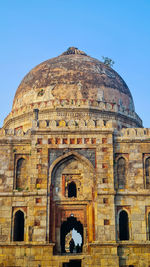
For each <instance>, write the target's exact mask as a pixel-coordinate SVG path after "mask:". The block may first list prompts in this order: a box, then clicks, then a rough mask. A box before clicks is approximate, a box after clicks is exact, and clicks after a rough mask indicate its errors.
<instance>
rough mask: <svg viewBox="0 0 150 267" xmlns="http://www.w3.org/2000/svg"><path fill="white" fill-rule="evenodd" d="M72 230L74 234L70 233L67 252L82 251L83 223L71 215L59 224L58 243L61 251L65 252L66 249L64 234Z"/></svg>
mask: <svg viewBox="0 0 150 267" xmlns="http://www.w3.org/2000/svg"><path fill="white" fill-rule="evenodd" d="M71 231H74V235H73V234H71V236H70V240H69V252H70V253H80V252H82V246H83V242H84V240H83V225H82V223H81V222H80V221H77V219H76V218H75V217H73V216H70V217H69V218H67V221H64V222H63V223H62V224H61V230H60V245H61V252H62V253H67V251H66V236H67V235H68V234H69V233H70V232H71Z"/></svg>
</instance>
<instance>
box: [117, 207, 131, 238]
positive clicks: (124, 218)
mask: <svg viewBox="0 0 150 267" xmlns="http://www.w3.org/2000/svg"><path fill="white" fill-rule="evenodd" d="M119 239H120V240H121V241H124V240H129V218H128V213H127V212H126V211H125V210H122V211H120V213H119Z"/></svg>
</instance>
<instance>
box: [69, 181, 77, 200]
mask: <svg viewBox="0 0 150 267" xmlns="http://www.w3.org/2000/svg"><path fill="white" fill-rule="evenodd" d="M68 197H77V188H76V184H75V183H74V182H71V183H70V184H68Z"/></svg>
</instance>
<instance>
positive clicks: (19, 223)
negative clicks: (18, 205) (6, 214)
mask: <svg viewBox="0 0 150 267" xmlns="http://www.w3.org/2000/svg"><path fill="white" fill-rule="evenodd" d="M13 241H24V213H23V212H22V211H21V210H18V211H17V212H16V213H15V215H14V231H13Z"/></svg>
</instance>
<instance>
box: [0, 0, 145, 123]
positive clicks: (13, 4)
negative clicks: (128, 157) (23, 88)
mask: <svg viewBox="0 0 150 267" xmlns="http://www.w3.org/2000/svg"><path fill="white" fill-rule="evenodd" d="M69 46H76V47H78V48H79V49H81V50H84V51H85V52H86V53H87V54H88V55H90V56H92V57H95V58H98V59H99V60H101V59H102V58H101V57H102V56H107V57H110V58H112V59H113V60H114V61H115V65H114V67H113V68H114V69H115V70H116V71H117V72H118V73H119V74H120V75H121V76H122V78H123V79H124V80H125V82H126V83H127V85H128V87H129V88H130V90H131V93H132V95H133V99H134V103H135V108H136V112H137V113H138V115H139V116H140V117H141V118H142V120H143V124H144V127H150V104H149V102H150V0H92V1H91V0H1V1H0V92H1V98H0V126H2V123H3V120H4V118H5V117H6V116H7V115H8V113H9V112H10V111H11V107H12V102H13V97H14V95H15V92H16V89H17V87H18V85H19V83H20V82H21V80H22V79H23V77H24V76H25V75H26V74H27V72H28V71H30V70H31V69H32V68H33V67H34V66H35V65H37V64H39V63H41V62H42V61H44V60H46V59H49V58H51V57H55V56H58V55H59V54H61V53H62V52H64V51H65V50H66V49H67V48H68V47H69Z"/></svg>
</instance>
